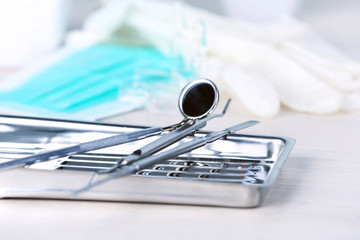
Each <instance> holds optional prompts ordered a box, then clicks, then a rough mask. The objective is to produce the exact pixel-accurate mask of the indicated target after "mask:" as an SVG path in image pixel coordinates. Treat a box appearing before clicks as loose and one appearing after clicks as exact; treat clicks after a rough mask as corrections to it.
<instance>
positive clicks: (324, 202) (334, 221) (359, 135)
mask: <svg viewBox="0 0 360 240" xmlns="http://www.w3.org/2000/svg"><path fill="white" fill-rule="evenodd" d="M0 72H1V71H0ZM2 73H3V75H4V74H5V73H6V72H4V71H3V72H2ZM0 78H1V75H0ZM239 108H241V107H240V106H239V105H238V104H237V103H234V104H232V106H231V107H230V109H229V112H228V114H227V115H226V117H223V118H221V119H217V120H212V123H210V124H209V126H208V127H207V129H209V130H220V129H222V128H224V127H227V126H230V125H233V124H237V123H240V122H242V121H246V120H249V119H251V118H252V117H251V116H250V115H249V114H246V113H243V112H242V111H241V110H239ZM179 118H180V116H179V115H175V116H169V115H162V114H157V113H153V112H149V111H146V110H142V111H138V112H133V113H130V114H126V115H123V116H119V117H116V118H112V119H109V120H107V121H110V122H116V123H122V124H128V123H129V124H141V125H144V124H146V125H159V126H165V125H167V124H172V123H175V122H177V121H179V120H180V119H179ZM145 120H146V122H144V121H145ZM260 120H261V124H259V125H256V126H254V127H252V128H249V129H246V130H244V131H243V132H244V133H247V134H262V135H274V136H288V137H292V138H295V139H296V140H297V143H296V145H295V147H294V149H293V151H292V153H291V155H290V157H289V158H288V160H287V161H286V163H285V165H284V167H283V169H282V170H281V173H280V175H279V177H278V179H277V181H276V184H275V185H274V186H273V187H272V188H271V189H270V191H269V192H268V194H267V195H266V197H265V201H264V202H263V204H262V205H261V206H260V207H259V208H252V209H232V208H216V207H197V206H196V207H194V206H176V205H175V206H174V205H161V204H131V203H116V202H90V201H61V200H14V199H11V200H10V199H7V200H0V239H1V240H7V239H88V240H90V239H194V238H195V237H196V238H198V239H230V238H232V239H260V238H263V239H360V204H359V203H360V202H359V200H360V177H359V172H360V157H359V156H360V113H359V112H358V113H339V114H334V115H329V116H314V115H308V114H300V113H295V112H292V111H289V110H282V112H281V114H280V115H279V116H278V117H276V118H273V119H260ZM0 184H1V183H0Z"/></svg>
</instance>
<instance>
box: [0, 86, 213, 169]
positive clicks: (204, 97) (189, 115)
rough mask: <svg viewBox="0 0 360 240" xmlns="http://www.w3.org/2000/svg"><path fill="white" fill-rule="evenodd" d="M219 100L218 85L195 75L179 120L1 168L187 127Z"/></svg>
mask: <svg viewBox="0 0 360 240" xmlns="http://www.w3.org/2000/svg"><path fill="white" fill-rule="evenodd" d="M218 101H219V92H218V89H217V88H216V85H215V84H214V83H213V82H212V81H210V80H208V79H196V80H193V81H191V82H189V83H188V84H187V85H186V86H185V87H184V88H183V89H182V91H181V93H180V97H179V101H178V105H179V109H180V112H181V113H182V115H183V116H184V117H185V118H184V120H182V121H181V122H180V123H178V124H174V125H171V126H168V127H164V128H161V127H152V128H147V129H144V130H139V131H135V132H130V133H123V134H119V135H115V136H111V137H108V138H103V139H99V140H94V141H90V142H86V143H80V144H78V145H75V146H70V147H65V148H61V149H56V150H52V151H47V152H43V153H38V154H34V155H31V156H28V157H24V158H19V159H15V160H12V161H7V162H4V163H0V170H6V169H11V168H16V167H24V166H27V165H31V164H34V163H39V162H44V161H49V160H53V159H57V158H61V157H67V156H70V155H74V154H79V153H83V152H88V151H93V150H97V149H101V148H105V147H111V146H115V145H119V144H123V143H128V142H132V141H136V140H140V139H143V138H146V137H150V136H153V135H158V134H161V133H162V132H164V131H169V130H174V129H176V128H179V127H180V128H181V127H182V126H184V127H183V128H181V129H187V128H188V127H190V126H188V125H189V124H188V125H186V123H188V122H191V121H192V122H193V121H195V120H196V119H202V118H205V117H206V116H208V115H210V114H211V113H212V112H213V111H214V110H215V108H216V106H217V103H218ZM190 125H191V124H190ZM197 126H199V127H198V128H201V127H200V124H198V125H197ZM204 126H205V125H204ZM193 128H194V126H193V127H192V129H193ZM181 131H182V130H181ZM177 132H178V131H177ZM183 137H185V136H181V135H178V138H175V139H177V140H179V139H181V138H183ZM177 140H175V141H177ZM173 142H174V141H173ZM155 150H156V149H155ZM153 152H154V151H149V152H147V154H146V156H147V155H149V154H152V153H153ZM143 155H144V154H143Z"/></svg>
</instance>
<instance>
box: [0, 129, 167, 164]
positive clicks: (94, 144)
mask: <svg viewBox="0 0 360 240" xmlns="http://www.w3.org/2000/svg"><path fill="white" fill-rule="evenodd" d="M162 131H163V128H161V127H152V128H146V129H143V130H139V131H134V132H129V133H123V134H118V135H115V136H111V137H107V138H103V139H98V140H94V141H90V142H85V143H80V144H78V145H74V146H70V147H65V148H61V149H56V150H52V151H47V152H43V153H38V154H34V155H31V156H28V157H24V158H19V159H15V160H12V161H8V162H4V163H0V170H6V169H11V168H16V167H24V166H26V165H30V164H34V163H39V162H45V161H49V160H52V159H56V158H61V157H67V156H70V155H74V154H78V153H83V152H88V151H93V150H97V149H101V148H105V147H111V146H115V145H119V144H123V143H128V142H132V141H136V140H140V139H143V138H146V137H150V136H153V135H158V134H160V133H161V132H162Z"/></svg>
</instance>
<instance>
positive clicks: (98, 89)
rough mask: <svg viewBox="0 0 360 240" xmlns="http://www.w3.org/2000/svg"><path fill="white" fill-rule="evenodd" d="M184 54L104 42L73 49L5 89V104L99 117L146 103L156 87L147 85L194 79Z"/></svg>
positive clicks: (2, 95) (0, 95)
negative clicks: (176, 55)
mask: <svg viewBox="0 0 360 240" xmlns="http://www.w3.org/2000/svg"><path fill="white" fill-rule="evenodd" d="M183 70H184V67H183V62H182V60H181V59H180V58H177V59H175V58H168V57H165V56H164V55H163V54H161V53H160V52H159V51H157V50H156V49H154V48H151V47H129V46H122V45H112V44H99V45H95V46H92V47H90V48H88V49H85V50H81V51H78V52H75V53H73V54H70V55H69V56H67V57H65V58H63V59H61V60H60V61H58V62H57V63H55V64H53V65H51V66H49V67H47V68H46V69H44V70H42V71H40V72H38V73H37V74H34V75H32V76H31V77H29V78H28V79H27V80H26V81H25V82H23V83H22V84H21V85H19V86H17V87H16V88H15V89H12V90H11V91H7V92H0V102H1V104H2V105H3V106H7V107H10V108H17V109H20V110H21V109H23V110H25V111H27V112H31V113H34V114H35V115H47V116H49V114H50V115H52V116H55V117H57V116H62V117H68V118H75V119H96V118H100V117H103V116H106V115H111V114H120V113H124V112H128V111H131V110H134V109H138V108H141V107H144V106H145V104H146V102H147V98H148V95H149V94H151V92H149V91H148V89H147V88H146V87H144V86H148V85H152V84H156V83H164V84H169V85H170V84H172V82H173V81H174V78H177V77H183V78H191V77H192V73H189V72H186V71H183Z"/></svg>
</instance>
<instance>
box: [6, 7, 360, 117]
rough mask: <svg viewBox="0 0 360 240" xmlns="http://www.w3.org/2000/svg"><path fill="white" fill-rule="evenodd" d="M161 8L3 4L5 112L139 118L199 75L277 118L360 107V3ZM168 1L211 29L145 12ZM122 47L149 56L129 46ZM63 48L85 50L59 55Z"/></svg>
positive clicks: (257, 110)
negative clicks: (284, 112) (287, 112)
mask: <svg viewBox="0 0 360 240" xmlns="http://www.w3.org/2000/svg"><path fill="white" fill-rule="evenodd" d="M134 2H137V3H136V4H134ZM160 2H162V4H160V5H159V4H156V1H154V2H151V1H143V2H141V1H131V0H128V1H126V0H2V1H1V2H0V31H1V38H0V78H5V77H6V76H9V75H11V77H10V78H7V81H2V82H3V83H2V84H0V102H1V105H0V112H2V113H4V112H5V113H11V114H12V113H16V112H13V111H12V110H15V109H16V110H17V111H18V113H19V114H24V113H26V112H28V113H29V112H30V113H34V114H35V115H40V116H44V115H52V116H54V117H66V118H67V117H69V116H70V115H71V117H70V118H75V119H87V116H91V115H96V114H94V112H98V114H97V118H94V119H99V118H101V117H102V116H103V115H104V114H105V113H108V114H106V115H107V116H110V115H111V114H118V113H125V112H129V111H132V110H136V109H140V108H143V107H144V106H145V105H146V103H147V102H148V99H149V98H147V97H145V95H147V96H149V95H151V97H152V96H154V95H156V96H155V98H154V97H152V98H151V99H153V100H154V99H155V100H154V101H157V104H159V103H160V104H162V103H166V102H175V101H176V99H175V97H174V96H177V94H176V93H177V92H179V89H180V86H181V85H184V82H186V81H189V80H190V79H193V78H195V77H206V78H210V79H214V80H215V82H216V83H219V85H224V86H225V87H224V89H227V90H230V92H231V90H233V89H234V86H236V87H237V88H236V91H237V92H233V93H232V94H233V95H235V96H237V97H236V99H237V100H239V102H240V103H241V104H242V105H243V106H244V109H247V110H248V111H250V112H251V114H254V115H256V116H259V117H265V118H268V117H274V116H276V115H277V114H278V112H279V109H280V108H281V107H280V106H285V107H287V108H289V109H291V110H295V111H299V112H306V113H314V114H332V113H335V112H339V111H348V110H349V111H353V110H359V109H360V77H359V75H360V73H359V72H360V67H359V66H360V65H359V64H358V61H359V60H360V44H359V43H360V28H358V27H357V23H359V22H360V1H358V0H272V1H268V0H183V1H176V0H163V1H161V0H160ZM163 3H177V4H178V3H179V4H183V5H189V6H192V7H194V8H187V9H188V10H189V9H190V10H189V11H193V10H192V9H196V10H194V11H193V12H192V13H191V14H192V15H193V16H192V17H190V18H189V19H190V20H192V21H193V23H194V22H195V23H196V21H194V18H196V15H197V14H200V15H201V17H199V18H204V19H206V21H207V22H206V21H205V22H206V24H207V25H206V24H204V25H201V24H193V23H192V24H193V25H190V24H188V25H186V24H185V23H184V21H185V20H184V19H185V18H183V19H182V20H181V16H180V17H179V16H177V15H181V14H183V13H181V11H179V10H178V9H177V8H176V7H174V12H175V14H174V17H173V15H171V14H169V13H166V12H165V11H164V12H161V10H160V11H159V10H158V9H157V10H158V11H159V14H153V13H152V11H151V9H150V8H151V7H154V8H159V7H160V8H162V7H164V9H165V8H166V7H168V6H165V5H166V4H165V5H164V4H163ZM152 4H153V5H152ZM143 5H146V6H143ZM106 6H107V7H106ZM149 6H150V7H149ZM122 9H124V10H123V11H122ZM167 9H168V10H169V8H167ZM199 9H200V10H201V9H203V10H205V11H208V12H210V13H214V14H216V15H211V14H206V13H204V14H203V12H202V11H198V10H199ZM197 11H198V12H197ZM162 13H163V15H162ZM191 14H190V15H191ZM194 16H195V17H194ZM217 16H221V17H217ZM166 17H167V18H174V19H175V20H173V19H170V20H164V19H166ZM179 19H180V20H181V21H183V20H184V21H183V22H182V23H180V22H181V21H178V20H179ZM279 19H282V20H284V19H287V20H286V21H279ZM289 19H290V20H289ZM172 20H173V21H172ZM186 20H188V19H186ZM190 20H189V22H190ZM195 20H196V19H195ZM200 20H201V19H200ZM168 22H171V23H168ZM225 22H226V23H227V24H225V25H227V26H229V27H228V28H229V29H226V31H227V32H226V34H223V32H222V31H223V30H224V29H223V27H221V25H222V24H224V23H225ZM179 23H180V25H181V24H182V25H181V26H180V27H179ZM237 23H240V25H237ZM205 25H206V27H205ZM178 28H179V29H180V30H179V29H178ZM207 29H210V31H209V32H207ZM214 29H215V31H213V30H214ZM168 30H169V31H168ZM211 31H213V32H211ZM214 32H215V33H214ZM208 33H209V34H208ZM309 33H310V34H312V33H315V35H316V36H320V40H321V41H319V42H317V47H320V48H322V46H326V47H325V48H327V50H331V51H333V50H336V51H333V53H335V52H336V54H332V53H330V54H329V55H327V53H326V54H323V55H322V54H320V55H317V54H318V53H317V52H316V50H317V49H316V47H315V48H312V46H311V41H308V40H309V39H307V37H308V36H307V35H308V34H309ZM171 34H172V35H171ZM124 36H125V37H124ZM175 38H178V39H175ZM206 38H208V39H206ZM114 39H115V43H116V45H111V44H113V43H114ZM124 39H125V41H124ZM126 39H127V42H126ZM253 39H255V41H253ZM207 40H209V42H211V43H212V44H210V45H207ZM237 41H239V42H237ZM306 41H307V43H305V44H304V42H306ZM129 42H132V43H133V42H139V43H146V44H147V46H151V47H152V48H151V49H150V48H147V49H145V48H136V49H135V48H131V47H130V45H131V44H130V45H129V44H128V43H129ZM103 43H106V44H108V45H107V46H104V45H101V44H103ZM124 43H125V44H124ZM214 43H215V44H214ZM238 43H240V45H239V46H241V47H239V48H237V47H238ZM99 44H100V45H99ZM146 44H143V46H145V45H146ZM241 44H243V45H241ZM65 45H66V48H67V49H69V47H68V45H70V47H73V46H76V47H79V46H81V48H78V50H79V51H77V52H76V51H75V53H74V52H72V53H74V54H72V55H71V54H69V53H67V54H64V51H63V50H64V48H65V47H64V46H65ZM140 45H141V44H140ZM247 45H248V46H250V47H249V48H248V47H246V46H247ZM315 45H316V44H315ZM169 46H170V47H169ZM86 47H90V48H89V49H87V50H84V51H80V50H83V49H86ZM226 47H227V48H226ZM247 49H251V51H248V52H246V51H247ZM59 50H61V51H59ZM331 51H330V52H331ZM320 52H321V51H320ZM256 53H258V56H256ZM338 53H340V54H338ZM271 54H274V55H271ZM230 55H231V56H230ZM270 55H271V56H270ZM330 55H331V57H334V56H335V58H333V59H331V60H329V56H330ZM214 56H215V59H214V58H213V57H214ZM262 56H267V59H265V60H263V58H262ZM239 57H242V58H241V59H240V58H239ZM180 58H181V59H180ZM44 59H46V60H44ZM129 59H132V60H130V61H129ZM150 59H151V60H150ZM273 59H274V60H273ZM275 59H276V60H275ZM328 60H329V61H328ZM338 60H339V61H338ZM313 63H314V64H313ZM271 64H275V65H276V66H272V67H271ZM234 65H236V66H235V67H234ZM29 66H31V68H29ZM138 66H141V67H138ZM202 66H206V70H205V71H203V69H205V68H202ZM289 66H290V67H289ZM125 67H127V69H130V68H131V71H127V72H126V71H125V69H126V68H125ZM23 69H25V70H23ZM214 69H216V71H215V70H214ZM273 69H274V70H273ZM275 69H276V70H275ZM283 69H287V70H288V71H287V72H286V71H284V72H286V73H285V75H282V74H283V73H282V72H283ZM18 70H21V71H20V72H19V73H17V72H18ZM85 70H86V71H85ZM15 72H16V73H17V74H15V75H14V76H12V75H13V73H15ZM275 72H276V73H275ZM174 79H175V81H174ZM302 79H306V81H305V82H303V81H302ZM182 80H184V81H182ZM289 80H291V81H292V82H291V81H289ZM0 83H1V82H0ZM44 86H47V88H45V87H44ZM172 88H173V89H172ZM159 89H162V91H161V92H160V93H156V91H158V90H159ZM164 89H166V90H168V91H164ZM242 89H246V91H244V90H242ZM137 90H141V91H137ZM11 91H12V92H11ZM164 92H166V93H168V95H169V96H165V95H166V94H164ZM159 95H160V96H161V97H162V98H161V99H156V97H157V96H159ZM20 96H21V97H20ZM167 97H169V99H167ZM170 97H172V99H170ZM150 102H151V101H150ZM119 103H121V106H120V105H119ZM174 106H175V107H176V104H173V105H171V106H170V107H171V108H173V107H174ZM261 106H263V107H261ZM2 107H3V108H6V110H3V109H2ZM165 108H166V106H165ZM9 109H10V112H9ZM115 109H118V110H117V111H115ZM247 110H245V111H247ZM165 112H167V110H165ZM58 113H59V115H57V114H58ZM94 119H92V120H94Z"/></svg>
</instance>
